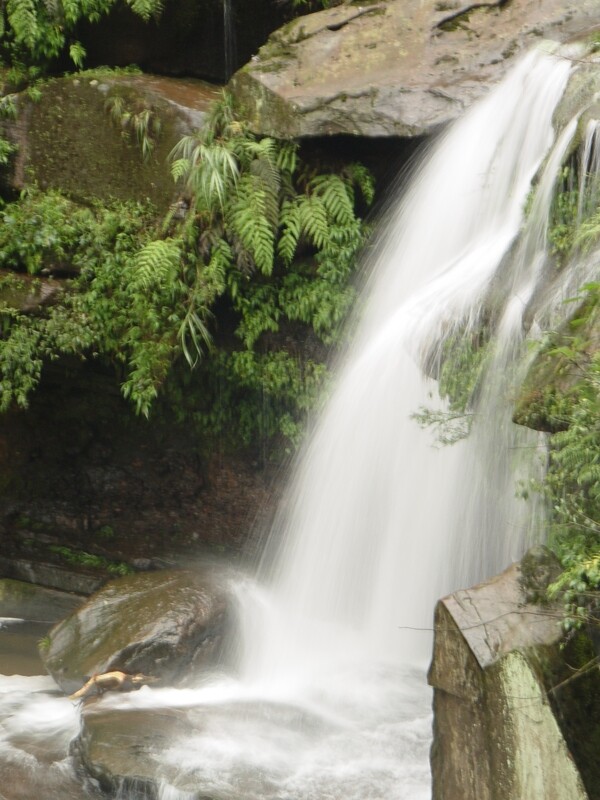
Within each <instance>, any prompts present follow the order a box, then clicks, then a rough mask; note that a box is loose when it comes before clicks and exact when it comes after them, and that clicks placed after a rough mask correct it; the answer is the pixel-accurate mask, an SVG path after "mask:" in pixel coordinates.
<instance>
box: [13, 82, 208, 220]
mask: <svg viewBox="0 0 600 800" xmlns="http://www.w3.org/2000/svg"><path fill="white" fill-rule="evenodd" d="M216 96H217V91H216V90H215V89H214V88H213V87H210V86H208V85H207V84H205V83H203V82H201V81H193V80H180V81H175V80H173V79H169V78H161V77H157V76H152V75H139V74H131V75H128V74H114V73H112V72H110V71H104V72H103V71H98V72H94V73H80V74H79V75H78V76H70V77H65V78H56V79H53V80H49V81H47V82H46V83H44V85H43V86H42V88H41V89H40V94H39V97H37V98H35V99H32V98H31V97H30V95H28V94H27V92H23V93H21V94H19V95H15V96H14V109H15V111H14V113H15V118H14V119H7V120H5V121H4V122H3V123H2V125H3V131H4V135H5V136H6V137H7V138H8V139H9V140H10V141H11V142H12V143H13V145H14V146H15V148H16V150H15V155H14V157H13V158H12V163H11V165H10V169H9V172H8V174H7V175H5V176H4V182H5V184H7V188H9V189H12V190H13V191H14V190H17V191H20V190H21V189H23V188H25V187H27V186H30V185H36V186H39V187H40V188H41V189H58V190H60V191H61V192H63V193H64V194H66V195H67V196H68V197H70V198H71V199H73V200H76V201H79V202H83V203H84V204H90V203H93V202H95V201H98V200H102V201H110V200H121V201H125V200H136V201H141V202H145V201H148V200H149V201H151V203H152V204H153V205H154V206H155V207H156V209H157V210H158V211H159V212H164V211H165V210H166V209H167V207H168V206H169V204H170V203H171V202H173V200H174V199H175V197H176V194H177V188H176V186H175V183H174V181H173V179H172V176H171V173H170V166H169V153H170V152H171V150H172V148H173V147H174V146H175V145H176V144H177V142H178V141H179V140H180V138H181V137H182V136H183V135H185V134H187V133H190V132H191V131H192V130H194V129H196V128H198V127H200V126H201V125H202V123H203V121H204V118H205V112H206V110H207V109H208V107H209V106H210V103H211V102H212V101H213V100H214V99H215V97H216ZM57 143H59V144H58V145H57Z"/></svg>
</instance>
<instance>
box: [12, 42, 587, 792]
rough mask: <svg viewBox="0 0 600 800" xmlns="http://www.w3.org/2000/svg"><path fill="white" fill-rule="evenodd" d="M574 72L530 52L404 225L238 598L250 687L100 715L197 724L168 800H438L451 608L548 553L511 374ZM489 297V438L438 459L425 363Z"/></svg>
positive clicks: (476, 113)
mask: <svg viewBox="0 0 600 800" xmlns="http://www.w3.org/2000/svg"><path fill="white" fill-rule="evenodd" d="M570 70H571V64H570V62H569V60H568V59H566V58H562V57H560V58H557V57H555V56H553V55H552V53H549V52H542V51H537V52H534V53H531V54H529V55H528V56H527V57H526V58H525V59H523V60H522V61H521V63H520V64H519V65H518V66H517V67H516V68H515V69H514V70H513V72H512V73H511V74H510V75H509V76H508V77H507V78H506V79H505V80H504V81H503V83H502V84H501V85H499V86H498V87H497V88H496V89H495V90H493V91H492V92H491V93H490V94H489V96H488V97H487V98H486V99H485V100H484V101H483V102H482V103H480V104H478V105H477V107H475V108H473V109H472V110H471V111H470V112H469V113H468V114H467V115H466V116H465V118H464V119H463V120H461V121H460V122H459V123H457V124H456V125H454V126H453V127H452V129H451V130H449V131H448V132H447V133H446V134H445V135H444V136H443V138H442V139H441V141H440V142H439V143H438V145H437V146H436V148H435V150H434V151H433V152H432V154H431V156H430V158H429V159H428V161H427V163H426V164H425V165H424V166H423V167H422V168H421V170H420V172H419V174H418V175H417V176H416V179H415V181H414V183H413V186H412V188H411V189H410V190H409V191H408V192H407V193H406V195H405V196H404V199H403V201H402V203H401V205H400V207H399V209H398V210H397V212H396V213H395V215H394V218H393V219H391V220H390V222H389V224H388V231H387V233H386V235H385V240H384V241H383V242H382V243H381V244H380V245H379V246H378V248H377V249H378V251H379V255H378V257H377V263H376V264H375V265H374V266H373V267H372V275H373V277H372V279H371V288H370V290H369V295H370V299H369V300H368V304H367V306H366V308H365V311H364V320H363V322H362V324H361V326H360V328H359V331H358V334H357V337H356V340H355V342H354V344H353V348H352V352H351V354H350V356H349V358H348V359H347V362H346V363H345V364H344V365H343V366H342V368H341V371H340V377H339V381H338V387H337V389H336V391H335V393H334V395H333V397H332V398H331V401H330V402H329V404H328V407H327V409H326V411H325V413H324V415H323V417H322V419H321V421H320V423H319V425H318V427H317V429H316V431H315V433H314V435H313V436H312V437H311V440H310V442H309V444H308V446H307V447H306V450H305V452H304V454H303V456H302V458H301V460H300V464H299V467H298V470H297V475H296V477H295V479H294V481H293V483H292V486H291V487H290V491H289V494H288V498H287V501H286V502H285V504H284V506H283V507H282V509H281V511H280V513H279V516H278V519H277V520H276V524H275V527H274V531H273V533H272V536H271V539H272V541H271V543H270V545H269V547H267V550H266V554H265V558H264V563H263V566H262V573H261V576H260V581H258V582H256V581H253V580H250V579H242V580H240V581H239V582H238V583H237V585H236V587H235V591H236V593H237V597H238V599H239V606H240V609H241V611H240V616H241V628H242V632H243V636H242V648H241V649H242V653H241V656H240V667H239V675H238V676H237V677H236V678H231V677H227V678H223V677H218V676H214V677H213V678H209V679H205V681H204V683H203V684H202V685H199V686H198V687H197V688H194V689H185V690H184V689H180V690H176V689H142V690H141V691H140V692H138V693H135V694H132V695H127V696H123V697H106V698H104V699H103V700H102V701H101V704H100V705H101V706H102V707H103V708H111V707H112V708H115V709H122V710H123V711H124V712H125V711H127V710H128V709H132V708H135V709H140V708H144V707H146V708H152V709H160V708H161V707H169V708H172V707H175V708H177V709H180V710H181V711H182V713H189V715H190V717H189V720H190V725H191V727H190V731H191V732H189V733H188V734H186V736H185V738H182V739H181V740H177V739H174V740H173V741H172V742H171V743H170V744H169V745H168V746H167V747H166V748H165V749H163V750H162V751H161V752H158V753H157V754H156V759H157V760H158V763H159V772H160V775H161V777H162V784H161V788H160V793H159V795H160V797H161V798H162V800H183V799H184V798H187V799H188V800H191V798H195V797H197V796H198V792H200V794H201V795H202V796H206V797H210V798H211V800H242V799H243V800H342V798H343V800H366V799H367V798H369V800H425V799H426V798H428V797H429V796H430V788H429V769H428V750H429V744H430V727H431V718H430V710H429V705H430V696H429V691H428V689H427V687H426V682H425V677H424V668H425V663H426V660H427V659H428V657H429V653H430V648H431V633H430V632H428V629H429V628H430V627H431V620H432V612H433V606H434V603H435V600H436V599H437V598H438V597H439V596H441V595H443V594H445V593H447V592H449V591H451V590H453V589H455V588H458V587H460V586H464V585H466V584H469V583H472V582H474V581H477V580H481V579H483V578H485V577H487V576H489V575H491V574H493V573H494V572H496V571H498V570H500V569H502V568H504V567H505V566H506V565H507V563H508V562H510V561H511V560H512V559H514V558H517V557H519V556H520V555H521V554H522V552H523V550H524V548H525V547H526V546H527V545H528V544H529V543H531V541H532V540H533V538H534V536H535V534H534V532H533V526H532V521H531V513H532V509H531V508H528V507H527V506H526V504H525V503H524V502H522V501H516V500H515V498H514V494H515V487H514V465H513V463H512V462H513V458H512V454H513V453H514V452H515V451H516V449H523V450H526V449H527V448H528V447H529V446H530V445H535V443H536V442H535V437H534V438H533V439H532V437H531V436H530V437H529V439H527V440H526V442H525V443H523V442H521V441H520V440H518V439H517V438H516V434H515V426H514V425H512V423H511V422H510V414H509V403H510V399H511V398H510V394H511V391H512V384H511V374H512V372H513V366H514V363H515V362H516V361H517V360H518V358H519V355H520V351H521V345H522V339H523V329H524V315H525V312H526V310H527V308H528V304H529V302H530V298H531V297H532V295H533V293H534V290H535V286H536V282H537V281H538V280H539V276H540V275H541V274H542V273H543V266H544V259H545V251H544V244H543V239H544V235H543V234H544V225H545V224H546V221H547V218H548V213H549V207H550V202H551V197H552V187H553V184H554V181H555V177H556V175H555V173H556V172H557V171H558V169H559V168H560V164H561V157H562V153H563V152H564V150H561V148H563V147H565V148H566V146H567V144H568V142H567V139H568V134H566V133H565V134H564V135H563V136H562V137H559V139H558V141H557V144H556V148H558V150H556V149H555V151H554V156H552V155H551V156H550V157H549V159H548V161H547V165H546V168H545V170H546V173H545V176H544V177H542V179H541V181H540V190H539V192H538V199H537V200H535V201H534V203H533V206H532V216H531V219H532V221H531V223H530V224H529V226H528V229H527V230H526V231H525V233H524V239H523V242H522V243H521V244H520V245H519V246H518V247H517V246H515V242H516V240H517V237H518V235H519V232H520V228H521V225H522V217H523V208H524V206H525V202H526V198H527V195H528V193H529V191H530V185H531V181H532V179H533V178H534V176H535V175H536V173H537V172H538V170H539V169H540V166H541V164H542V162H543V161H544V159H545V157H546V155H547V153H548V151H549V150H550V148H551V147H552V145H553V140H554V132H553V128H552V115H553V112H554V109H555V106H556V104H557V103H558V101H559V99H560V97H561V95H562V93H563V91H564V88H565V85H566V82H567V80H568V77H569V73H570ZM565 142H567V144H565ZM559 151H560V152H559ZM546 176H547V177H546ZM546 186H547V187H549V188H548V190H547V191H546V188H545V187H546ZM490 298H493V299H494V304H495V313H494V318H495V320H496V339H497V345H496V347H495V350H494V352H493V354H492V356H491V358H490V366H489V367H488V369H487V371H486V378H485V381H486V386H485V387H482V388H481V390H480V392H479V405H478V407H477V409H476V410H477V419H476V421H475V426H474V431H473V434H472V436H471V437H470V438H469V439H468V440H467V441H464V442H461V443H459V444H457V445H455V446H453V447H449V448H442V449H440V448H436V447H433V446H432V437H431V435H430V434H429V432H427V431H423V430H421V429H420V428H419V427H418V425H417V424H416V423H415V421H414V420H413V419H412V415H413V414H414V413H415V412H416V411H417V410H418V409H419V407H420V406H422V405H430V406H431V405H434V406H435V405H436V404H437V405H438V406H439V407H442V404H441V401H439V399H437V390H436V383H435V382H434V381H433V380H432V379H431V378H428V377H426V376H424V375H423V371H424V367H423V365H426V364H428V363H435V361H436V359H437V358H439V354H440V348H441V347H442V343H443V341H444V339H445V338H446V337H448V336H449V335H451V334H456V333H457V332H462V333H463V335H469V333H470V332H472V331H474V330H476V329H477V326H478V325H479V324H480V323H481V320H482V316H483V314H484V313H485V312H484V307H485V306H486V304H487V305H488V306H489V305H490ZM498 373H499V374H500V377H501V378H502V380H501V381H500V382H498V377H497V376H498ZM492 433H493V436H492ZM409 629H410V630H409ZM0 688H1V687H0ZM46 700H47V702H48V703H50V702H53V701H52V700H51V698H49V697H47V698H46ZM65 702H66V701H65ZM63 730H64V731H65V732H69V731H71V730H72V727H71V722H69V723H68V724H66V725H65V727H64V729H63ZM2 737H4V738H2ZM0 739H2V742H4V743H5V742H6V741H7V738H6V733H5V732H4V733H3V732H0ZM58 796H59V795H56V800H58ZM65 796H67V795H65ZM90 796H91V795H90ZM47 797H48V800H55V799H54V798H51V797H50V796H48V795H47ZM122 797H124V798H125V797H126V795H122ZM61 798H62V796H61ZM136 798H137V795H136ZM9 800H13V798H12V797H11V798H10V799H9Z"/></svg>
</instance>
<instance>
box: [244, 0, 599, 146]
mask: <svg viewBox="0 0 600 800" xmlns="http://www.w3.org/2000/svg"><path fill="white" fill-rule="evenodd" d="M597 23H598V5H597V3H596V2H595V0H580V2H578V3H577V4H570V5H568V6H567V5H565V3H564V2H562V0H541V2H540V0H512V2H506V0H498V1H497V2H494V1H493V0H490V2H481V3H463V2H458V0H452V1H451V2H448V3H440V2H434V0H383V2H367V1H365V2H354V1H353V2H347V3H344V4H343V5H341V6H337V7H335V8H330V9H328V10H326V11H322V12H319V13H315V14H312V15H309V16H307V17H301V18H300V19H296V20H294V21H293V22H291V23H289V24H288V25H286V26H284V27H283V28H281V29H279V30H278V31H276V32H275V33H274V34H273V35H272V36H271V38H270V39H269V41H268V43H267V44H266V45H265V46H264V47H262V48H261V49H260V51H259V53H258V55H257V56H256V57H255V58H254V59H253V60H252V61H251V63H250V64H248V65H247V66H246V67H244V68H243V69H241V70H240V71H239V72H238V73H237V74H236V75H235V76H234V78H233V80H232V82H231V87H232V89H233V91H234V94H235V96H236V97H237V99H238V100H239V102H240V104H241V106H242V107H243V108H244V110H245V114H246V116H247V118H248V120H249V121H250V123H251V125H252V127H253V129H254V130H255V131H256V132H259V133H263V134H268V135H271V136H275V137H280V138H290V137H298V136H323V135H335V134H351V135H360V136H409V137H413V136H421V135H427V134H431V133H433V132H435V131H436V130H437V129H438V128H439V127H440V126H442V125H445V124H446V123H448V122H450V121H451V120H453V119H456V118H457V117H458V116H459V115H460V114H461V113H462V112H463V111H464V110H465V109H466V108H467V107H468V106H470V105H471V103H472V102H473V101H474V100H476V99H477V98H478V97H481V96H482V95H483V94H485V92H486V91H487V89H488V87H489V86H490V85H491V84H494V83H496V82H497V81H498V80H499V79H500V78H501V77H502V76H503V75H504V73H505V72H506V70H507V69H508V68H509V67H510V65H511V64H512V63H513V61H514V59H515V57H516V56H518V54H519V53H521V52H523V51H524V50H525V49H526V48H528V47H530V46H532V45H534V44H536V43H537V42H539V41H540V40H541V39H542V38H544V37H547V38H555V39H557V40H559V41H565V40H566V39H568V38H569V37H570V36H573V35H575V34H581V33H582V32H583V31H585V30H586V29H591V28H592V27H593V26H594V25H595V24H597Z"/></svg>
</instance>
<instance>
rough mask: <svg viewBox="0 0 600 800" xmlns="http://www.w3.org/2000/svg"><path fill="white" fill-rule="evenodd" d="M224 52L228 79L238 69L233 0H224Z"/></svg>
mask: <svg viewBox="0 0 600 800" xmlns="http://www.w3.org/2000/svg"><path fill="white" fill-rule="evenodd" d="M223 52H224V57H225V77H226V79H227V80H229V78H230V77H231V76H232V75H233V73H234V72H235V69H236V62H237V52H236V37H235V19H234V8H233V0H223Z"/></svg>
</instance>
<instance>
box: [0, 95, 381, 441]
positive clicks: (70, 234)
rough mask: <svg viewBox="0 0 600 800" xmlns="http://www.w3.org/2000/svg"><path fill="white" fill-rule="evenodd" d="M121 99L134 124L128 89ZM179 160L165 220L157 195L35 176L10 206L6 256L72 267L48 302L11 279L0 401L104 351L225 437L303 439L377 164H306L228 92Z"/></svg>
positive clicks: (24, 398) (140, 393) (24, 266)
mask: <svg viewBox="0 0 600 800" xmlns="http://www.w3.org/2000/svg"><path fill="white" fill-rule="evenodd" d="M109 110H110V111H111V114H113V115H114V117H115V119H119V120H121V122H120V123H119V124H121V125H123V124H124V123H123V116H124V114H126V113H129V112H127V109H126V104H124V103H121V102H120V101H119V99H118V98H116V99H112V100H111V104H110V109H109ZM130 119H131V116H127V117H126V120H127V124H129V120H130ZM173 172H174V175H175V177H176V178H177V180H178V181H179V183H180V186H181V189H182V194H181V197H180V200H179V201H178V202H177V203H175V204H174V205H173V207H172V209H171V211H170V212H169V214H168V215H167V217H166V219H165V220H164V221H163V222H162V224H160V222H159V221H158V220H157V219H156V217H155V216H154V213H153V211H152V209H150V208H148V207H145V206H141V205H136V204H133V203H126V204H115V205H112V206H107V207H100V206H99V207H92V208H83V207H80V206H78V205H76V204H75V203H73V202H72V201H70V200H69V199H68V198H66V197H64V196H62V195H60V194H59V193H58V192H54V191H52V192H46V193H43V192H40V191H37V190H34V189H32V190H29V191H27V192H25V193H24V194H23V195H22V197H21V198H20V200H19V201H17V202H14V203H10V204H9V205H7V206H6V207H5V208H4V209H3V210H2V211H1V212H0V222H1V223H2V224H1V225H0V267H3V268H5V269H8V270H11V271H13V272H14V273H15V274H17V273H21V274H23V273H26V274H28V275H29V276H33V279H34V280H38V279H39V280H43V279H45V278H46V277H48V276H51V277H55V278H56V277H57V278H60V279H61V280H62V281H63V284H62V285H63V288H62V291H61V292H60V293H58V294H57V295H55V297H54V299H53V302H52V303H51V304H48V305H45V306H43V307H38V308H37V309H36V313H34V314H31V313H24V311H22V310H20V308H19V304H18V303H15V302H14V301H12V304H11V300H10V298H11V297H12V296H14V295H15V291H14V290H12V289H11V292H12V293H11V292H9V291H8V288H9V286H8V282H7V284H6V288H7V291H6V292H5V293H4V294H2V293H1V292H0V298H4V300H1V299H0V382H1V389H2V391H1V394H0V410H7V409H8V408H10V407H11V406H12V405H17V406H21V407H24V406H26V405H27V402H28V397H29V394H30V393H31V391H33V390H34V389H35V387H36V385H37V383H38V382H39V380H40V379H41V375H42V369H43V364H44V362H45V361H46V360H49V359H56V358H59V357H61V356H64V355H70V356H76V357H80V358H89V357H92V358H99V359H102V360H104V361H108V362H110V363H111V364H113V365H114V366H115V367H116V369H117V371H118V374H119V377H120V380H121V389H122V392H123V395H124V396H125V397H126V398H127V399H128V400H130V401H131V402H132V404H133V405H134V407H135V409H136V411H137V412H138V413H140V414H142V415H145V416H148V415H149V414H150V413H151V409H152V407H153V406H154V405H156V401H157V398H159V395H161V392H162V399H161V403H164V404H169V405H170V406H171V408H172V409H174V410H175V412H176V413H177V414H179V415H181V416H182V418H186V419H187V420H188V421H189V420H191V421H192V422H193V425H194V427H195V429H196V430H200V431H202V432H204V433H207V434H210V435H211V436H219V437H221V440H223V439H224V438H225V439H231V440H233V441H235V442H238V443H239V441H240V440H242V441H243V442H246V443H248V444H250V443H256V442H257V441H258V440H261V441H262V440H265V441H266V440H273V441H275V440H279V441H280V442H282V443H284V442H285V441H288V440H292V441H295V440H297V438H298V435H299V430H300V426H301V421H302V419H303V417H304V416H305V414H306V413H307V411H308V409H309V408H311V407H312V406H313V405H314V403H315V402H316V398H317V397H318V395H319V392H320V391H321V390H322V388H323V386H324V382H325V380H326V370H325V368H324V367H323V365H322V364H321V363H320V361H321V359H322V357H323V355H324V347H325V346H327V345H330V344H334V343H335V342H336V341H338V339H339V336H340V332H341V329H342V326H343V323H344V320H345V318H346V316H347V314H348V311H349V310H350V308H351V305H352V302H353V300H354V289H353V287H352V285H351V277H352V273H353V270H354V267H355V264H356V258H357V251H358V249H359V248H360V246H361V245H362V243H363V242H364V238H365V233H366V229H365V226H364V224H363V223H362V222H361V220H360V219H359V218H358V217H357V215H356V213H355V203H356V198H355V194H356V193H357V192H360V193H361V195H362V197H363V200H364V201H365V202H368V201H370V200H371V198H372V195H373V184H372V179H371V178H370V175H369V174H368V172H367V171H366V170H365V169H364V168H363V167H361V166H360V165H347V166H345V167H343V168H342V169H340V170H339V171H338V172H336V173H333V172H332V173H325V174H320V173H319V172H318V171H317V170H316V169H315V168H314V167H312V168H309V167H308V166H306V165H303V164H302V163H301V162H300V160H299V158H298V154H297V148H296V146H295V145H293V144H290V143H282V142H277V141H275V140H274V139H270V138H264V139H259V138H257V137H256V136H253V135H251V134H250V133H248V132H247V131H246V130H245V129H244V127H243V125H242V124H241V123H240V122H239V121H238V120H236V119H235V116H234V114H233V109H232V108H231V104H230V102H229V100H228V98H225V99H224V101H223V102H222V103H221V104H217V106H216V107H215V109H214V111H213V114H212V117H211V120H210V124H209V125H208V127H207V128H206V129H205V130H204V131H202V132H199V133H197V134H195V135H194V136H188V137H185V138H184V139H183V140H182V142H181V143H180V144H179V145H178V147H177V148H176V149H175V151H174V153H173ZM27 280H31V278H28V279H27ZM1 288H2V287H1V286H0V290H1ZM32 290H33V287H32ZM217 311H218V313H217ZM305 340H307V341H308V342H309V345H310V351H311V352H312V353H313V354H314V355H313V356H312V357H310V358H306V356H304V357H302V356H301V353H302V351H303V349H304V348H303V345H302V342H303V341H305ZM190 368H193V369H194V370H195V372H194V374H193V375H190V373H189V369H190Z"/></svg>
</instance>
